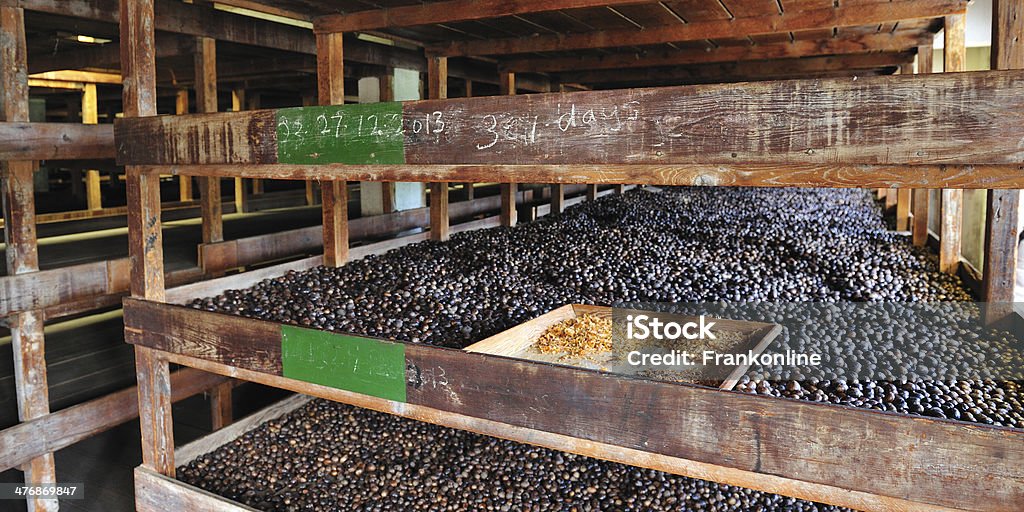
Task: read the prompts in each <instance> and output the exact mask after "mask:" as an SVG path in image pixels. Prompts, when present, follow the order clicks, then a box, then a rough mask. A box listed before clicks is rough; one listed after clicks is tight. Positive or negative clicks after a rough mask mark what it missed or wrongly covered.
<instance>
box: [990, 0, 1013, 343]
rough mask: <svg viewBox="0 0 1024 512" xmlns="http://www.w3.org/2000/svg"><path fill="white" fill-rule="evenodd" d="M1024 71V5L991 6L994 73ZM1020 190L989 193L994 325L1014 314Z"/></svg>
mask: <svg viewBox="0 0 1024 512" xmlns="http://www.w3.org/2000/svg"><path fill="white" fill-rule="evenodd" d="M1022 68H1024V2H1022V1H1021V0H994V2H993V3H992V69H1022ZM1020 199H1021V197H1020V190H989V191H988V200H987V203H988V204H987V206H988V208H987V210H986V215H985V258H984V266H983V269H982V297H981V298H982V300H983V301H984V302H987V303H988V308H987V310H986V316H985V320H986V321H987V322H989V323H994V322H998V321H1001V320H1003V319H1004V318H1007V317H1008V316H1009V315H1011V314H1012V313H1013V302H1014V299H1015V293H1014V284H1015V283H1016V280H1017V272H1018V268H1017V259H1018V248H1019V247H1018V237H1019V236H1020V233H1019V219H1020V214H1021V213H1020Z"/></svg>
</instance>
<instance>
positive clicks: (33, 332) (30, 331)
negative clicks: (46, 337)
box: [0, 7, 57, 512]
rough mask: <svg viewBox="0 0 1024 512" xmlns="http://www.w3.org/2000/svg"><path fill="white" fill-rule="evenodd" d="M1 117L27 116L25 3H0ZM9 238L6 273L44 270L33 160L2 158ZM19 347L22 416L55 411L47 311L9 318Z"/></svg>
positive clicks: (37, 462) (42, 464)
mask: <svg viewBox="0 0 1024 512" xmlns="http://www.w3.org/2000/svg"><path fill="white" fill-rule="evenodd" d="M0 41H2V42H3V44H0V120H2V121H7V122H27V121H28V120H29V114H28V64H27V61H26V59H27V48H26V42H25V13H24V11H23V10H22V9H21V8H15V7H0ZM2 165H3V173H2V174H3V212H4V240H5V242H6V244H7V250H6V253H7V274H8V275H15V274H25V273H29V272H35V271H37V270H39V252H38V243H37V240H36V209H35V197H34V195H33V194H34V190H33V183H34V182H33V172H34V167H35V165H34V163H33V162H31V161H9V162H2ZM8 324H9V327H10V329H11V340H12V348H13V352H14V385H15V392H16V394H17V402H18V419H19V420H21V421H28V420H31V419H34V418H38V417H40V416H45V415H47V414H49V412H50V398H49V390H48V388H47V383H46V360H45V345H44V341H43V314H42V312H41V311H26V312H22V313H19V314H15V315H12V316H11V317H10V318H8ZM22 469H23V470H24V471H25V483H26V484H28V485H38V484H42V483H55V482H56V476H55V471H54V465H53V454H52V453H47V454H46V455H43V456H40V457H36V458H34V459H32V460H31V461H29V462H28V463H26V464H25V465H24V466H22ZM28 508H29V510H30V511H33V512H35V511H49V510H57V500H53V499H47V500H43V499H36V498H29V499H28Z"/></svg>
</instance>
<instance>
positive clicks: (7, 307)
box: [0, 258, 130, 316]
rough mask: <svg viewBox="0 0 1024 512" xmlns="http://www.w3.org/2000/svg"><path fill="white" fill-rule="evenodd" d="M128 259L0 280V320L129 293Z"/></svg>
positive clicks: (85, 264) (32, 273) (25, 274)
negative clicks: (5, 317)
mask: <svg viewBox="0 0 1024 512" xmlns="http://www.w3.org/2000/svg"><path fill="white" fill-rule="evenodd" d="M129 269H130V264H129V260H128V258H121V259H116V260H107V261H97V262H93V263H83V264H81V265H73V266H70V267H62V268H57V269H52V270H43V271H36V272H27V273H22V274H13V275H8V276H3V277H0V316H2V315H6V314H8V313H11V312H17V311H32V310H36V309H44V308H47V307H50V306H55V305H57V304H61V303H65V302H73V301H75V300H80V299H83V298H86V297H91V296H95V295H106V294H112V293H120V292H125V291H128V285H129V277H128V274H129Z"/></svg>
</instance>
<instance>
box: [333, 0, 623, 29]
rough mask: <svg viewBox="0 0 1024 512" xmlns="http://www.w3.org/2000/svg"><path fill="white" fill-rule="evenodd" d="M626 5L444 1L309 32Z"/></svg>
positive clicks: (345, 19) (342, 17)
mask: <svg viewBox="0 0 1024 512" xmlns="http://www.w3.org/2000/svg"><path fill="white" fill-rule="evenodd" d="M630 3H633V4H635V3H637V0H514V1H505V2H480V1H479V0H447V1H445V2H435V3H431V4H419V5H404V6H396V7H391V8H385V9H370V10H365V11H356V12H352V13H348V14H329V15H326V16H321V17H319V18H316V19H315V20H313V29H314V30H315V31H316V32H319V33H331V32H356V31H362V30H375V29H383V28H398V27H412V26H416V25H434V24H439V23H458V22H464V21H473V20H480V19H486V18H498V17H502V16H518V15H523V14H531V13H536V12H545V11H558V10H562V9H584V8H587V7H612V6H615V5H619V4H630Z"/></svg>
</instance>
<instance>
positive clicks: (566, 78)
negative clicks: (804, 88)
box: [558, 51, 914, 84]
mask: <svg viewBox="0 0 1024 512" xmlns="http://www.w3.org/2000/svg"><path fill="white" fill-rule="evenodd" d="M913 60H914V53H913V52H909V51H908V52H886V53H866V54H860V55H840V56H830V57H808V58H803V59H777V60H761V61H743V62H730V63H717V64H704V65H699V66H687V67H679V66H677V67H670V68H646V69H638V70H633V71H630V72H628V73H623V72H621V71H617V70H596V71H578V72H567V73H562V74H560V75H558V78H559V80H560V81H563V82H570V83H582V84H608V83H629V84H634V83H637V84H639V83H651V82H657V83H663V82H672V83H680V84H683V83H714V82H717V81H723V82H725V81H735V78H744V79H746V78H757V77H762V78H760V79H762V80H763V79H783V78H792V77H806V76H809V75H812V74H814V73H826V72H834V71H838V72H851V73H853V72H856V71H858V70H868V69H877V68H884V67H891V66H899V65H900V64H903V63H905V62H911V61H913ZM730 78H732V79H733V80H728V79H730Z"/></svg>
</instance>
